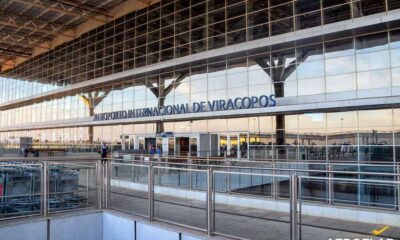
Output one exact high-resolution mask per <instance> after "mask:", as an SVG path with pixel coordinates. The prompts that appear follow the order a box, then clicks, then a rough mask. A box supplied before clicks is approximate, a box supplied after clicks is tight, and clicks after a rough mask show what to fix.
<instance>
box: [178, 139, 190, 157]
mask: <svg viewBox="0 0 400 240" xmlns="http://www.w3.org/2000/svg"><path fill="white" fill-rule="evenodd" d="M175 143H176V144H175V146H176V147H175V153H176V155H177V156H187V154H188V152H189V138H188V137H176V138H175Z"/></svg>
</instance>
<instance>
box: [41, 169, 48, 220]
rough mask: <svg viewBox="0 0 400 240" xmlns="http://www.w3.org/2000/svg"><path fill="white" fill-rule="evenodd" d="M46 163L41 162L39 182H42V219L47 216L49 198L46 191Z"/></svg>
mask: <svg viewBox="0 0 400 240" xmlns="http://www.w3.org/2000/svg"><path fill="white" fill-rule="evenodd" d="M48 170H49V167H48V163H47V162H43V165H42V173H41V180H42V194H41V200H42V201H41V203H42V204H41V206H42V215H43V217H47V216H48V214H49V212H48V211H49V208H48V197H49V189H48V186H49V184H48V182H49V176H48V173H49V172H48Z"/></svg>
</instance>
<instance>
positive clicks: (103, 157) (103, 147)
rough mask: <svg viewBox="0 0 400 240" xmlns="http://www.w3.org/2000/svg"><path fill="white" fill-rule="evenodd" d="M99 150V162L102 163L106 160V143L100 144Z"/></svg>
mask: <svg viewBox="0 0 400 240" xmlns="http://www.w3.org/2000/svg"><path fill="white" fill-rule="evenodd" d="M100 151H101V162H102V163H105V162H107V160H108V159H107V154H108V147H107V144H106V143H103V144H102V146H101V149H100Z"/></svg>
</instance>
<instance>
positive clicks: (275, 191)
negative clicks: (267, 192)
mask: <svg viewBox="0 0 400 240" xmlns="http://www.w3.org/2000/svg"><path fill="white" fill-rule="evenodd" d="M275 167H276V162H275V160H272V197H273V198H275V199H276V197H277V189H278V188H277V186H276V184H277V183H276V177H275V174H276V172H275Z"/></svg>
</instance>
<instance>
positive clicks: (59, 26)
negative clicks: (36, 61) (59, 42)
mask: <svg viewBox="0 0 400 240" xmlns="http://www.w3.org/2000/svg"><path fill="white" fill-rule="evenodd" d="M122 2H124V0H82V1H78V0H0V65H2V64H4V63H5V62H7V60H14V59H15V58H16V57H28V58H29V57H31V56H32V53H33V49H34V47H40V46H39V45H40V44H42V43H45V42H51V40H52V39H53V38H54V37H56V36H65V37H68V38H71V39H73V38H75V36H74V35H73V34H67V33H65V32H66V31H68V30H74V29H75V28H76V27H77V26H78V25H80V24H82V23H84V22H85V21H87V20H93V21H96V22H99V23H106V21H107V19H108V18H112V17H111V16H109V15H108V14H107V11H108V10H109V9H112V8H113V7H115V6H117V5H119V4H121V3H122ZM40 48H44V47H40Z"/></svg>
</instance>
